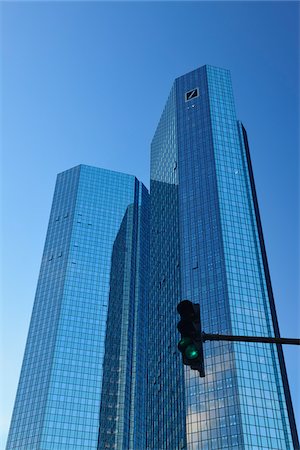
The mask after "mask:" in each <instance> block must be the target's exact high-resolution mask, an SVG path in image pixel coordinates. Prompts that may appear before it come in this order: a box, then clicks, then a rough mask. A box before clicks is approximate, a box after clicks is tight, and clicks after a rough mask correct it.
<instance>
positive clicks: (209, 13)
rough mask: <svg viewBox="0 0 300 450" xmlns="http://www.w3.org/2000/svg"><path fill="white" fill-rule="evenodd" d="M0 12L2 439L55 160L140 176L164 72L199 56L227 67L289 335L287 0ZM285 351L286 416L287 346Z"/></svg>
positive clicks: (294, 301) (167, 76) (294, 330)
mask: <svg viewBox="0 0 300 450" xmlns="http://www.w3.org/2000/svg"><path fill="white" fill-rule="evenodd" d="M1 12H2V14H1V22H2V23H1V29H2V32H1V47H2V61H1V62H2V80H1V81H2V82H1V88H2V101H1V112H2V148H3V152H2V179H3V188H2V194H3V195H2V199H3V202H2V203H3V212H4V214H3V227H2V238H3V250H4V251H3V259H2V262H3V298H4V302H3V306H2V314H1V317H2V329H3V337H2V342H3V364H4V365H5V370H4V375H3V381H2V385H3V386H4V389H3V401H2V405H4V408H3V418H2V419H1V436H2V439H3V441H4V440H5V439H6V434H7V428H8V426H9V422H10V416H11V411H12V407H13V402H14V398H15V393H16V388H17V382H18V378H19V373H20V368H21V362H22V357H23V352H24V347H25V340H26V336H27V331H28V325H29V321H30V315H31V309H32V304H33V298H34V293H35V287H36V282H37V277H38V271H39V264H40V260H41V255H42V250H43V244H44V239H45V235H46V229H47V222H48V217H49V212H50V206H51V201H52V194H53V189H54V184H55V177H56V174H57V173H58V172H61V171H63V170H65V169H68V168H70V167H72V166H74V165H77V164H79V163H84V164H90V165H95V166H98V167H104V168H108V169H113V170H118V171H122V172H127V173H131V174H135V175H136V176H137V177H138V178H140V179H141V180H142V181H143V182H144V183H145V184H146V185H147V186H149V156H150V155H149V153H150V152H149V149H150V142H151V139H152V136H153V133H154V131H155V127H156V125H157V122H158V120H159V117H160V114H161V112H162V109H163V106H164V103H165V101H166V99H167V96H168V93H169V90H170V88H171V85H172V83H173V80H174V78H175V77H177V76H180V75H182V74H183V73H185V72H188V71H190V70H193V69H194V68H196V67H199V66H201V65H203V64H212V65H216V66H220V67H226V68H228V69H230V70H231V74H232V80H233V88H234V93H235V99H236V109H237V115H238V118H239V119H241V120H242V121H243V123H244V125H245V127H246V129H247V132H248V137H249V141H250V149H251V155H252V162H253V166H254V175H255V180H256V185H257V191H258V200H259V204H260V210H261V215H262V222H263V229H264V234H265V240H266V246H267V252H268V256H269V264H270V270H271V276H272V281H273V288H274V292H275V301H276V305H277V312H278V317H279V324H280V328H281V333H282V336H286V337H297V336H299V335H300V330H299V300H298V299H299V283H298V278H299V156H298V148H299V138H298V137H299V134H298V123H299V109H298V105H299V87H298V83H299V57H298V55H299V43H298V42H299V19H298V17H299V4H297V3H296V2H232V3H230V2H219V3H218V2H199V3H198V2H176V3H173V2H156V3H151V2H149V3H147V2H132V3H129V2H128V3H127V2H121V3H102V2H91V3H89V2H86V3H84V2H74V3H72V2H61V3H60V2H47V3H43V2H31V3H29V2H28V3H26V2H23V3H22V2H12V3H2V5H1ZM285 354H286V363H287V369H288V374H289V379H290V385H291V391H292V396H293V399H294V408H295V410H296V413H297V420H298V423H299V422H300V405H299V402H298V405H297V403H296V399H297V397H298V398H299V397H300V393H299V387H297V381H298V380H299V379H300V369H299V356H300V354H299V349H298V348H291V347H290V348H286V349H285ZM298 384H299V383H298Z"/></svg>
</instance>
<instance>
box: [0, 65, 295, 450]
mask: <svg viewBox="0 0 300 450" xmlns="http://www.w3.org/2000/svg"><path fill="white" fill-rule="evenodd" d="M182 299H189V300H191V301H192V302H194V303H199V304H200V310H201V318H202V326H203V329H204V330H205V331H206V332H207V333H224V334H240V335H257V336H279V329H278V323H277V318H276V311H275V305H274V299H273V294H272V287H271V281H270V274H269V270H268V263H267V257H266V252H265V246H264V241H263V234H262V226H261V221H260V217H259V210H258V204H257V197H256V193H255V186H254V179H253V173H252V168H251V161H250V155H249V147H248V141H247V135H246V131H245V129H244V127H243V125H242V123H241V122H239V121H237V119H236V115H235V108H234V99H233V93H232V87H231V81H230V74H229V72H228V71H227V70H224V69H220V68H216V67H211V66H203V67H201V68H199V69H197V70H194V71H192V72H190V73H188V74H186V75H183V76H181V77H179V78H177V79H176V80H175V82H174V85H173V87H172V89H171V92H170V95H169V98H168V100H167V103H166V105H165V108H164V111H163V113H162V116H161V118H160V121H159V124H158V127H157V130H156V132H155V135H154V138H153V141H152V147H151V184H150V195H149V193H148V191H147V189H146V188H145V186H144V185H143V184H142V183H141V182H139V181H138V180H137V179H136V178H135V177H134V176H131V175H126V174H122V173H117V172H112V171H109V170H105V169H99V168H96V167H90V166H85V165H80V166H77V167H74V168H72V169H70V170H67V171H66V172H63V173H61V174H59V175H58V177H57V182H56V187H55V193H54V199H53V204H52V209H51V214H50V220H49V226H48V231H47V237H46V243H45V248H44V253H43V257H42V263H41V270H40V275H39V280H38V285H37V291H36V297H35V302H34V307H33V312H32V318H31V323H30V329H29V334H28V340H27V345H26V350H25V355H24V360H23V366H22V371H21V375H20V381H19V386H18V392H17V397H16V401H15V407H14V411H13V416H12V421H11V428H10V433H9V437H8V443H7V450H11V449H16V450H106V449H116V450H146V449H147V450H212V449H217V450H220V449H228V450H234V449H237V450H270V449H272V450H285V449H286V450H287V449H289V450H291V449H297V448H299V443H298V438H297V431H296V426H295V420H294V415H293V408H292V403H291V398H290V393H289V386H288V381H287V375H286V369H285V363H284V359H283V353H282V348H281V346H279V345H277V346H275V345H268V344H267V345H266V344H255V343H253V344H250V343H229V342H227V343H225V342H207V343H205V344H204V352H205V371H206V376H205V378H199V376H198V374H197V372H193V371H191V370H190V368H189V367H184V366H183V365H182V361H181V355H180V353H179V352H178V350H177V342H178V340H179V336H178V332H177V328H176V324H177V321H178V315H177V311H176V306H177V304H178V303H179V302H180V301H181V300H182Z"/></svg>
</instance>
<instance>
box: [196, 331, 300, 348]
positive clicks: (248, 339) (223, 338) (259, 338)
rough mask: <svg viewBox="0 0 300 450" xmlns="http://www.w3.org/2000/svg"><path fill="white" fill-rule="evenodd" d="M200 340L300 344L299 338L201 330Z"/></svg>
mask: <svg viewBox="0 0 300 450" xmlns="http://www.w3.org/2000/svg"><path fill="white" fill-rule="evenodd" d="M202 341H203V342H205V341H233V342H261V343H267V344H290V345H300V339H292V338H278V337H263V336H231V335H229V334H211V333H204V331H203V332H202Z"/></svg>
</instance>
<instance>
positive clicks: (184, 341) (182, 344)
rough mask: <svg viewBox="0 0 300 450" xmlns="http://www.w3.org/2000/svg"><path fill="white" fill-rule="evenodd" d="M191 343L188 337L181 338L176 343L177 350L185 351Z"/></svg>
mask: <svg viewBox="0 0 300 450" xmlns="http://www.w3.org/2000/svg"><path fill="white" fill-rule="evenodd" d="M191 342H192V340H191V338H189V337H183V338H181V339H180V341H179V342H178V349H179V350H180V351H181V352H184V351H185V349H186V348H187V346H188V345H189V344H190V343H191Z"/></svg>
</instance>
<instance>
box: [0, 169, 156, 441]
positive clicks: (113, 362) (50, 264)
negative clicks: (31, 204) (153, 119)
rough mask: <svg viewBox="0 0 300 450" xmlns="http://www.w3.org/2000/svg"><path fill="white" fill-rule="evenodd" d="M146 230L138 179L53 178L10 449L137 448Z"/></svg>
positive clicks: (102, 173) (88, 172)
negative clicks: (100, 425) (127, 446)
mask: <svg viewBox="0 0 300 450" xmlns="http://www.w3.org/2000/svg"><path fill="white" fill-rule="evenodd" d="M147 226H148V192H147V190H146V188H145V187H144V186H143V185H142V183H140V182H139V181H138V180H137V179H136V178H135V177H134V176H131V175H125V174H121V173H117V172H112V171H109V170H104V169H98V168H95V167H89V166H84V165H80V166H78V167H74V168H73V169H70V170H68V171H66V172H63V173H61V174H59V175H58V178H57V183H56V188H55V193H54V199H53V205H52V210H51V214H50V220H49V226H48V232H47V237H46V243H45V248H44V253H43V257H42V264H41V270H40V275H39V280H38V286H37V292H36V298H35V302H34V308H33V312H32V318H31V323H30V329H29V335H28V339H27V345H26V350H25V355H24V360H23V365H22V370H21V375H20V381H19V386H18V392H17V397H16V401H15V407H14V411H13V417H12V422H11V428H10V432H9V437H8V442H7V449H17V450H21V449H24V450H29V449H30V450H50V449H51V450H55V449H60V450H62V449H70V450H71V449H72V450H76V449H78V450H81V449H89V450H91V449H95V450H97V448H99V449H102V448H119V449H121V448H125V447H124V446H122V445H123V444H122V443H121V442H126V443H128V442H130V448H132V449H141V448H143V445H144V444H141V443H144V442H145V432H146V430H145V404H146V403H145V400H146V399H145V396H143V395H140V396H138V395H137V391H139V390H142V391H144V390H145V389H144V383H145V364H146V354H145V353H143V352H140V353H139V354H137V352H136V347H137V346H139V345H141V342H142V341H143V340H144V339H145V338H146V335H145V333H146V331H145V324H146V323H147V309H146V307H145V302H146V296H147V284H146V282H147V273H146V272H147V264H148V254H147V252H148V235H149V233H148V229H147ZM109 300H110V303H111V306H110V308H108V301H109ZM114 314H115V321H114ZM107 316H108V324H109V326H108V338H107V341H106V346H105V336H106V321H107ZM141 319H142V320H143V323H142V327H139V326H138V325H139V324H141V322H140V320H141ZM140 328H141V329H140ZM114 332H115V334H116V336H118V338H119V340H117V338H116V336H114V335H113V333H114ZM111 336H112V338H111V339H110V337H111ZM115 348H117V349H118V353H117V354H116V353H115V354H114V358H113V359H112V358H110V355H111V353H112V352H114V349H115ZM105 352H106V353H105ZM103 363H104V365H103ZM106 373H107V375H108V377H111V379H112V380H113V383H112V389H110V388H109V387H108V386H107V383H108V382H109V381H108V378H107V377H105V376H103V374H106ZM131 373H132V376H130V374H131ZM141 374H143V376H142V375H141ZM102 384H103V386H105V390H104V389H103V392H102ZM115 389H117V391H116V392H115ZM101 394H102V403H104V406H103V407H101ZM108 396H109V401H108ZM106 402H107V403H106ZM116 402H121V403H119V404H118V406H117V407H116ZM120 405H121V406H122V408H123V409H122V408H120ZM106 406H107V407H108V408H109V409H111V414H110V415H107V416H106V418H105V419H103V420H102V421H103V425H102V429H101V433H99V417H100V410H101V411H103V410H104V409H105V408H106ZM106 419H107V421H106ZM108 421H110V422H111V423H112V424H113V425H111V424H110V423H109V422H108ZM128 424H130V426H129V427H128ZM116 433H117V434H116ZM115 436H117V437H118V442H117V441H115ZM122 440H123V441H122ZM102 442H103V445H102ZM128 445H129V444H128ZM140 445H141V446H140Z"/></svg>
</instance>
